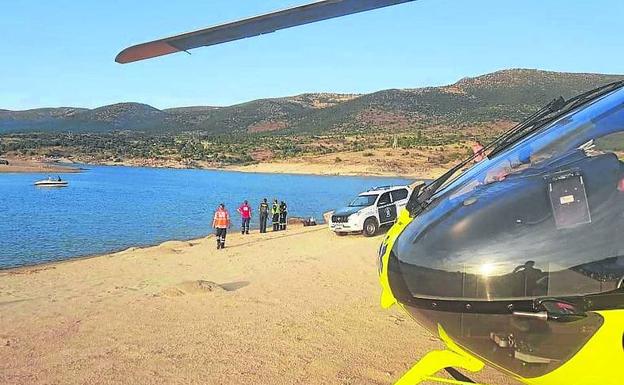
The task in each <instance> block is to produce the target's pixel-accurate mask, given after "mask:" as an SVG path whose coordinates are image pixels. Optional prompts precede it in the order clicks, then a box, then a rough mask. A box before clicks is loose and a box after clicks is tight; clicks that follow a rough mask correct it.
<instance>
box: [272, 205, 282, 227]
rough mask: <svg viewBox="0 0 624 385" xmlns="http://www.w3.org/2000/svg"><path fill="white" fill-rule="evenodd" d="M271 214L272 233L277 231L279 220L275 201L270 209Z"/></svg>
mask: <svg viewBox="0 0 624 385" xmlns="http://www.w3.org/2000/svg"><path fill="white" fill-rule="evenodd" d="M271 214H272V215H273V218H272V219H273V231H277V230H279V220H280V205H279V203H277V199H276V200H274V201H273V206H272V207H271Z"/></svg>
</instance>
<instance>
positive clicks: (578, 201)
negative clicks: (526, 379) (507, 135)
mask: <svg viewBox="0 0 624 385" xmlns="http://www.w3.org/2000/svg"><path fill="white" fill-rule="evenodd" d="M622 130H624V89H619V90H617V91H614V92H612V93H610V94H607V95H605V96H603V97H602V98H600V99H598V100H597V101H594V102H592V103H591V104H589V105H587V106H585V107H584V108H582V109H580V110H577V111H573V112H572V113H570V114H569V115H567V116H564V117H563V118H561V119H560V120H558V121H555V122H554V123H552V124H551V125H550V126H549V127H547V128H545V129H543V130H541V131H538V132H536V133H534V134H532V135H531V136H530V137H529V138H526V139H524V140H522V141H521V142H520V143H518V144H516V145H514V146H513V147H511V148H510V149H508V150H506V151H503V152H501V153H499V154H496V155H495V156H493V157H491V158H485V159H484V160H482V161H481V162H479V163H476V164H474V165H473V166H472V167H471V168H470V169H468V170H467V171H466V172H464V174H462V175H460V176H459V177H458V178H457V179H456V180H455V181H453V182H451V184H450V185H449V186H447V187H446V188H445V189H444V190H442V191H441V192H438V193H437V195H436V196H435V199H434V201H433V202H432V203H431V204H430V205H429V206H427V208H426V209H425V210H424V211H422V212H421V213H420V214H418V217H417V218H416V220H414V222H412V223H411V224H410V225H409V226H408V227H406V228H405V230H404V231H403V232H402V234H401V235H400V236H399V237H398V239H397V241H396V243H395V246H394V248H393V251H394V252H395V253H396V255H397V256H398V258H399V260H400V261H401V271H402V273H403V274H404V275H405V276H408V277H410V279H408V280H406V282H407V287H408V289H409V291H410V292H411V293H412V295H413V296H415V297H419V298H446V299H449V300H458V299H469V300H511V299H513V300H516V299H527V300H528V299H532V298H538V297H541V296H569V295H579V294H580V295H587V294H593V293H603V292H608V291H611V290H614V289H616V288H617V285H618V282H619V280H620V279H621V278H622V277H624V264H622V262H621V259H615V260H614V259H613V258H615V257H619V256H622V255H624V238H622V237H621V233H622V231H624V216H622V212H624V164H623V163H622V162H621V161H619V160H618V159H617V157H616V156H614V153H613V152H614V151H615V152H618V151H622V150H624V133H623V132H622ZM614 239H618V240H622V241H621V242H619V241H618V242H614Z"/></svg>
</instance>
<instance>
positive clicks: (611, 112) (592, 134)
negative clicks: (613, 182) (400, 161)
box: [436, 89, 624, 196]
mask: <svg viewBox="0 0 624 385" xmlns="http://www.w3.org/2000/svg"><path fill="white" fill-rule="evenodd" d="M623 93H624V90H623V89H619V90H617V91H614V92H612V93H610V94H608V95H605V96H603V97H601V98H599V99H597V100H595V101H593V102H592V103H590V104H589V105H588V106H586V107H584V108H582V109H580V110H577V111H572V112H571V113H569V114H567V115H566V116H563V117H561V118H560V119H558V120H555V121H554V122H552V123H551V124H549V125H547V126H545V127H544V128H542V129H541V130H539V131H537V132H536V133H534V134H533V135H530V136H528V137H527V138H525V139H523V140H521V141H519V142H518V143H516V144H515V145H514V146H512V147H510V148H508V149H507V150H506V151H503V152H501V153H498V154H496V155H495V156H494V157H493V158H492V159H490V158H488V157H484V159H483V160H482V161H481V162H479V163H477V164H475V165H474V166H473V167H471V168H470V169H468V170H467V171H466V172H464V173H463V174H462V175H460V176H459V177H458V178H456V179H455V180H452V181H451V182H450V183H449V184H448V185H447V186H445V188H444V189H442V190H441V191H439V192H438V194H436V196H441V195H444V194H446V193H448V192H449V191H450V190H454V191H455V192H458V191H459V192H460V193H466V192H469V191H470V190H472V189H473V188H474V187H476V186H477V185H479V184H483V183H492V182H496V181H498V180H502V179H504V177H505V176H506V175H508V174H510V173H512V172H516V171H518V170H520V169H524V168H526V167H528V166H531V165H535V164H537V163H539V162H540V161H544V160H547V159H549V158H552V157H553V156H554V155H556V154H558V153H564V152H566V151H571V150H574V149H576V148H578V147H580V146H581V145H583V144H586V143H587V144H590V145H591V144H592V143H588V142H590V141H597V140H598V139H599V140H598V141H597V142H598V144H607V147H606V148H605V149H609V144H614V142H619V141H622V143H624V136H623V137H619V136H618V135H614V136H612V137H610V138H609V134H612V133H616V132H619V131H621V130H623V129H624V128H623V127H621V126H619V124H621V122H622V120H620V119H621V118H622V115H621V114H622V111H621V110H622V109H624V105H623V104H622V99H623V98H624V96H623ZM594 144H596V143H594ZM622 150H624V148H623V149H622Z"/></svg>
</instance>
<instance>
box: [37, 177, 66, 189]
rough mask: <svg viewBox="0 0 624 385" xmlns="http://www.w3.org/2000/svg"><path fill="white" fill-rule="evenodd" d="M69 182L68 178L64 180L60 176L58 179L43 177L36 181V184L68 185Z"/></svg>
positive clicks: (41, 185) (45, 185) (43, 185)
mask: <svg viewBox="0 0 624 385" xmlns="http://www.w3.org/2000/svg"><path fill="white" fill-rule="evenodd" d="M68 185H69V182H67V181H66V180H62V179H61V178H60V177H59V178H57V179H52V178H48V179H43V180H38V181H36V182H35V186H37V187H67V186H68Z"/></svg>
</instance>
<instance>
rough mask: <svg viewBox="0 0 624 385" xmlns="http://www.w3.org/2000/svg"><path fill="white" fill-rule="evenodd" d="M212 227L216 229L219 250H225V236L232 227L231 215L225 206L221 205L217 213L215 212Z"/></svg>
mask: <svg viewBox="0 0 624 385" xmlns="http://www.w3.org/2000/svg"><path fill="white" fill-rule="evenodd" d="M212 227H213V228H214V229H215V232H216V236H217V249H224V248H225V235H226V234H227V229H228V227H230V214H229V213H228V212H227V210H226V209H225V205H224V204H223V203H221V204H220V205H219V208H217V211H215V214H214V219H213V220H212Z"/></svg>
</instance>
